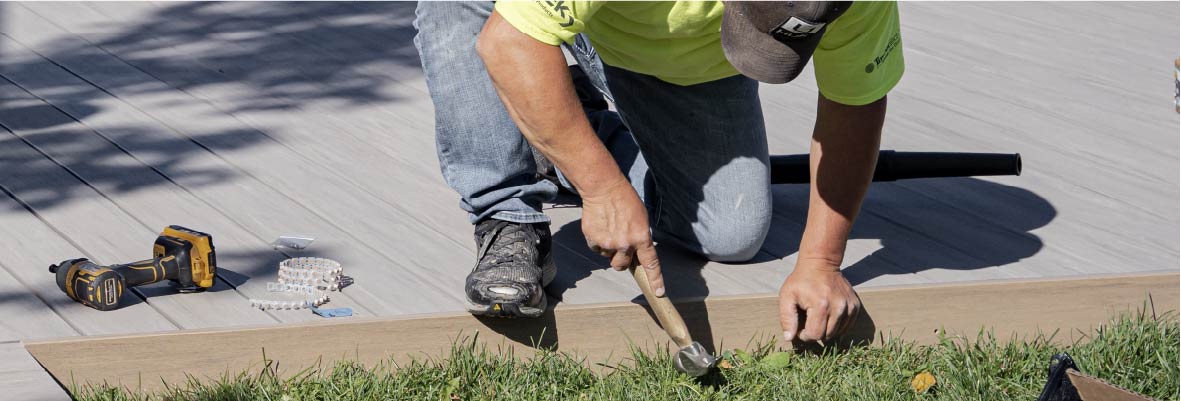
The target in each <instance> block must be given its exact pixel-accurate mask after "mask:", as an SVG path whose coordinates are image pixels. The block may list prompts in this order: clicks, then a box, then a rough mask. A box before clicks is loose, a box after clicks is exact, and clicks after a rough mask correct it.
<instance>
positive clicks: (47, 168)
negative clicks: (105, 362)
mask: <svg viewBox="0 0 1181 401" xmlns="http://www.w3.org/2000/svg"><path fill="white" fill-rule="evenodd" d="M4 134H5V135H7V136H9V138H11V136H14V135H15V134H13V133H12V132H11V131H8V130H5V131H4ZM21 145H23V143H22V141H20V140H19V139H18V140H16V141H12V146H5V147H4V149H2V150H0V158H2V159H6V160H14V161H16V160H19V161H21V167H20V170H21V174H16V175H11V174H4V175H0V186H3V187H4V188H5V189H6V190H7V191H8V192H10V193H12V194H13V195H14V196H15V197H16V198H17V199H20V200H22V201H23V202H24V203H25V204H27V205H29V206H30V207H31V208H32V209H33V211H35V212H37V214H38V216H40V217H41V218H42V219H44V221H45V224H48V225H51V226H52V227H53V230H54V231H55V232H58V233H60V234H61V235H63V236H65V237H67V238H69V240H70V241H71V242H72V243H74V244H77V245H78V246H79V247H81V248H82V250H83V251H84V252H85V254H84V255H79V254H61V255H57V256H55V257H52V258H51V259H49V260H46V261H43V262H41V263H39V264H40V265H44V266H48V265H49V264H50V263H57V262H61V261H62V260H66V259H71V258H75V257H82V256H85V257H89V258H91V259H92V260H94V261H96V262H98V263H101V264H112V263H126V262H132V261H136V260H141V259H146V258H147V257H149V256H151V243H152V241H154V240H155V238H156V236H157V235H159V231H157V230H159V229H160V227H158V228H151V227H148V226H147V225H145V224H144V222H143V221H142V220H139V219H136V218H135V217H133V216H131V215H130V214H128V213H126V212H125V210H124V209H123V208H122V207H121V206H120V205H119V204H117V203H115V202H114V201H112V200H111V199H109V198H107V197H105V196H103V195H102V194H101V193H99V192H98V191H97V190H96V189H94V187H92V186H90V184H89V183H87V182H85V181H83V180H81V179H79V178H78V176H77V175H76V174H77V173H76V172H74V171H72V170H69V169H68V167H65V166H62V165H61V164H60V163H59V162H57V161H56V160H53V159H52V158H50V157H48V156H46V155H45V154H44V153H42V152H41V151H39V150H38V149H35V148H34V147H31V146H21ZM55 190H56V193H55V194H53V195H56V196H62V197H66V196H68V198H65V199H46V192H49V191H55ZM67 193H68V195H67ZM53 195H51V196H53ZM28 267H31V266H22V268H28ZM41 269H44V268H43V267H38V269H37V270H41ZM39 280H43V281H47V282H52V281H53V276H52V275H51V274H49V273H48V271H45V272H44V275H43V276H42V277H41V278H39ZM165 286H167V284H164V283H160V284H154V285H150V286H143V287H137V288H134V289H132V291H134V292H135V293H138V294H153V295H156V294H158V295H156V296H151V297H148V300H147V302H148V303H149V304H151V305H152V306H153V307H154V308H155V309H157V310H159V311H160V312H161V313H162V314H164V315H165V316H167V317H168V319H169V320H170V321H172V322H174V323H176V324H177V325H178V326H180V327H185V328H196V327H210V326H225V325H232V324H246V323H264V322H275V321H276V320H275V319H274V318H272V317H270V316H268V315H266V314H265V313H263V312H261V311H258V310H250V309H248V308H235V306H243V305H245V302H246V298H244V297H243V296H242V295H241V294H239V293H237V292H235V291H234V290H233V289H232V288H231V287H230V286H229V285H227V284H226V283H224V282H221V281H218V282H216V283H215V285H214V286H213V287H212V288H211V289H210V291H208V292H205V293H200V294H186V296H185V297H183V298H184V300H181V299H180V298H177V297H175V296H170V295H174V294H169V293H170V292H171V291H167V290H162V289H161V287H165ZM59 296H61V295H59ZM133 299H134V297H133V296H131V294H127V296H126V297H125V298H124V300H128V301H132V300H133Z"/></svg>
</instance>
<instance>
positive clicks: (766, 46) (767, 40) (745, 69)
mask: <svg viewBox="0 0 1181 401" xmlns="http://www.w3.org/2000/svg"><path fill="white" fill-rule="evenodd" d="M730 6H731V4H727V5H726V7H730ZM826 28H827V27H826ZM822 34H823V32H820V33H818V34H814V35H810V37H809V38H807V39H804V40H800V41H797V42H793V43H792V44H791V45H790V46H789V45H787V44H784V43H783V42H780V41H778V40H775V38H773V37H771V35H769V34H768V33H767V32H761V31H759V30H758V29H757V28H755V27H754V26H753V25H751V24H750V23H749V21H748V20H747V19H746V18H743V17H742V16H741V15H739V14H738V10H730V9H727V10H726V11H725V13H724V14H723V15H722V51H723V52H724V53H725V54H726V60H728V61H730V64H731V65H733V66H734V68H735V69H737V70H738V72H741V73H742V75H746V76H748V77H750V78H752V79H754V80H757V81H759V82H766V83H769V84H782V83H787V82H790V81H791V80H793V79H795V78H796V76H798V75H800V71H803V70H804V66H806V65H808V60H810V59H811V58H812V52H813V51H814V50H816V46H817V44H819V43H820V38H821V36H822Z"/></svg>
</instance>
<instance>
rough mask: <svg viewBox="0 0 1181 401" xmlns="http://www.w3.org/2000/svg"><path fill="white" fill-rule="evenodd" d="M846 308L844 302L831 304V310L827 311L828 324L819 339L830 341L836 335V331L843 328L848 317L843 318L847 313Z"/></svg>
mask: <svg viewBox="0 0 1181 401" xmlns="http://www.w3.org/2000/svg"><path fill="white" fill-rule="evenodd" d="M846 307H847V305H846V304H845V303H844V302H834V303H833V306H832V307H831V309H829V310H828V324H827V325H826V326H825V329H824V336H823V337H821V339H823V340H825V341H828V340H832V338H833V337H836V336H837V334H838V333H837V329H838V328H841V327H844V325H845V323H846V322H848V320H847V319H848V318H849V317H848V316H845V313H846V312H847V308H846Z"/></svg>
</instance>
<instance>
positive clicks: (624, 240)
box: [582, 177, 664, 297]
mask: <svg viewBox="0 0 1181 401" xmlns="http://www.w3.org/2000/svg"><path fill="white" fill-rule="evenodd" d="M621 178H622V177H621ZM648 227H649V226H648V211H647V209H646V208H645V207H644V202H642V201H641V200H640V197H639V196H638V195H637V194H636V190H635V189H634V188H632V186H631V185H630V184H629V183H628V182H627V180H622V179H621V180H618V181H616V182H614V183H612V184H610V185H609V186H608V187H606V188H604V189H603V190H602V191H600V192H598V193H594V194H582V233H583V235H585V236H586V244H587V246H589V247H590V248H591V250H592V251H595V252H598V253H599V254H600V255H603V257H606V258H608V259H610V260H611V268H613V269H615V270H617V271H618V270H627V269H628V268H629V267H631V265H632V263H633V261H635V262H636V263H637V264H638V265H639V266H640V267H642V268H643V269H644V272H645V273H647V275H648V282H649V283H650V285H651V286H652V292H653V293H655V294H656V296H658V297H662V296H664V278H663V277H662V276H661V274H660V260H659V259H658V258H657V257H656V247H655V244H653V243H652V234H651V231H649V228H648Z"/></svg>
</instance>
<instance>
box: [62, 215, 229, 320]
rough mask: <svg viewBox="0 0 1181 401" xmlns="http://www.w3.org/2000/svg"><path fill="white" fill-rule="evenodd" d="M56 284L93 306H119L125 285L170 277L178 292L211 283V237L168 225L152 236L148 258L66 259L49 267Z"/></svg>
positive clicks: (213, 263) (213, 267) (214, 269)
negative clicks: (102, 263) (127, 260)
mask: <svg viewBox="0 0 1181 401" xmlns="http://www.w3.org/2000/svg"><path fill="white" fill-rule="evenodd" d="M49 272H50V273H56V274H57V286H58V287H59V288H61V290H62V291H63V292H65V293H66V295H68V296H69V297H70V298H72V299H74V300H75V301H78V302H81V303H82V304H83V305H86V306H89V307H91V308H94V309H98V310H102V311H107V310H114V309H119V299H120V298H121V297H122V296H123V290H124V289H125V288H131V287H135V286H138V285H144V284H151V283H155V282H159V281H163V280H171V281H173V282H174V283H176V284H177V289H178V290H180V291H181V292H196V291H202V290H205V289H206V288H209V287H212V286H213V278H214V277H215V276H216V274H217V259H216V256H215V253H214V250H213V237H212V236H210V235H209V234H206V233H203V232H200V231H194V230H190V229H187V228H184V227H181V226H168V228H165V229H164V232H162V233H160V236H159V237H157V238H156V245H155V246H153V247H152V259H148V260H141V261H139V262H134V263H127V264H121V265H111V266H99V265H98V264H97V263H94V262H91V261H90V260H89V259H85V258H81V259H70V260H67V261H64V262H61V263H58V264H56V265H51V266H49Z"/></svg>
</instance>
